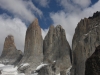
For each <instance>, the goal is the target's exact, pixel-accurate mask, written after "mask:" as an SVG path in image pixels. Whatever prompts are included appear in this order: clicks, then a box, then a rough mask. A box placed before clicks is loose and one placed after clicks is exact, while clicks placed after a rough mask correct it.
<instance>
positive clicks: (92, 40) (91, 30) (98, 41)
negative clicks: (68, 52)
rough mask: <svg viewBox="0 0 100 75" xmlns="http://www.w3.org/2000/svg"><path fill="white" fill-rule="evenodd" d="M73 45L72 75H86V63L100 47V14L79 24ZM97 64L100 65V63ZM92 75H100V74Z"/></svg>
mask: <svg viewBox="0 0 100 75" xmlns="http://www.w3.org/2000/svg"><path fill="white" fill-rule="evenodd" d="M72 44H73V45H72V51H73V63H72V66H73V67H72V70H71V75H86V73H85V71H86V69H85V68H86V64H87V63H86V61H88V58H90V57H91V56H92V55H93V53H95V51H96V48H97V47H98V46H99V45H100V12H96V13H94V15H93V17H90V18H85V19H83V20H81V21H80V22H79V24H78V25H77V27H76V29H75V34H74V37H73V42H72ZM98 60H99V59H98ZM91 63H94V62H91ZM97 63H99V64H100V62H97ZM99 68H100V67H99ZM95 69H96V68H95ZM86 72H87V71H86ZM92 75H99V73H97V74H92Z"/></svg>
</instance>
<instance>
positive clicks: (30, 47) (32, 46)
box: [19, 19, 43, 74]
mask: <svg viewBox="0 0 100 75" xmlns="http://www.w3.org/2000/svg"><path fill="white" fill-rule="evenodd" d="M42 62H43V39H42V34H41V28H40V26H39V23H38V19H35V20H34V21H33V22H32V23H31V24H30V25H29V27H28V29H27V31H26V38H25V48H24V56H23V58H22V60H21V62H20V65H21V64H22V63H29V65H30V67H28V68H27V69H25V73H26V74H29V73H31V70H35V69H36V67H37V66H38V65H40V64H41V63H42ZM19 70H20V69H19Z"/></svg>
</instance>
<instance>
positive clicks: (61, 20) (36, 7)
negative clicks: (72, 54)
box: [0, 0, 100, 53]
mask: <svg viewBox="0 0 100 75" xmlns="http://www.w3.org/2000/svg"><path fill="white" fill-rule="evenodd" d="M96 11H100V0H0V53H1V51H2V50H3V44H4V40H5V37H6V36H7V35H9V34H12V35H14V38H15V44H16V46H17V49H18V50H22V51H23V50H24V40H25V32H26V29H27V27H28V26H29V24H30V23H31V22H32V21H33V20H34V19H35V18H38V20H39V24H40V27H41V30H42V36H43V38H44V37H45V35H46V33H47V31H48V29H49V26H50V25H54V26H56V25H62V27H63V28H64V29H65V30H66V37H67V40H68V41H69V43H70V45H71V42H72V37H73V34H74V30H75V27H76V26H77V23H78V22H79V21H80V20H81V19H83V18H84V17H89V16H92V15H93V13H94V12H96Z"/></svg>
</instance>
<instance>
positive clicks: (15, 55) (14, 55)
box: [0, 35, 23, 64]
mask: <svg viewBox="0 0 100 75" xmlns="http://www.w3.org/2000/svg"><path fill="white" fill-rule="evenodd" d="M22 56H23V54H22V52H21V51H20V50H17V49H16V46H15V43H14V37H13V36H12V35H8V36H7V37H6V38H5V42H4V47H3V51H2V54H1V57H0V61H1V62H2V63H4V64H17V63H18V62H19V61H20V59H21V58H22Z"/></svg>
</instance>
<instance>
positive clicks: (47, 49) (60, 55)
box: [43, 25, 71, 75]
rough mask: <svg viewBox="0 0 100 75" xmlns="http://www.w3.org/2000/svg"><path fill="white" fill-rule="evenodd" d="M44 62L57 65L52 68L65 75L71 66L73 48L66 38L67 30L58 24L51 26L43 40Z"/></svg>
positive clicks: (56, 72)
mask: <svg viewBox="0 0 100 75" xmlns="http://www.w3.org/2000/svg"><path fill="white" fill-rule="evenodd" d="M43 54H44V59H43V62H44V63H48V64H52V63H54V62H55V66H53V68H52V69H54V70H53V71H55V74H59V73H60V72H61V75H65V74H66V73H65V72H66V70H67V69H68V68H69V67H70V66H71V49H70V46H69V44H68V42H67V40H66V35H65V30H64V29H63V28H62V27H61V25H58V26H56V27H54V26H50V29H49V32H48V33H47V35H46V37H45V39H44V42H43ZM63 72H64V73H63Z"/></svg>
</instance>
